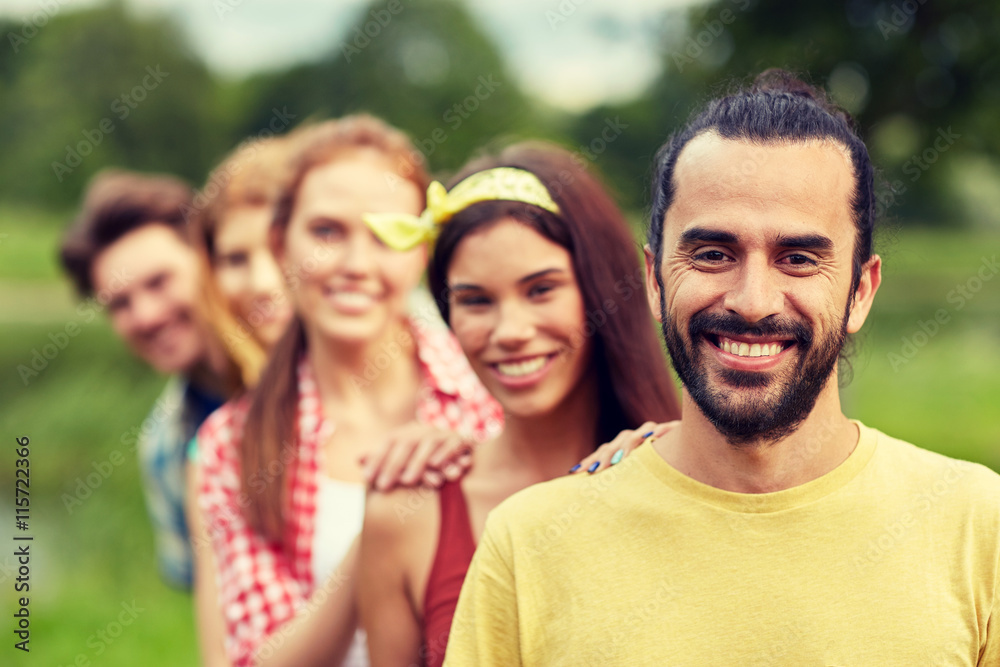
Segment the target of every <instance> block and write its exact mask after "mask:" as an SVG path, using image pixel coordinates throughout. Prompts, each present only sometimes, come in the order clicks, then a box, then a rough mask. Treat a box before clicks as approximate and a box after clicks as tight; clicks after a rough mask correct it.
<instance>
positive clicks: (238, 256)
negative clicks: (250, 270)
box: [219, 252, 247, 267]
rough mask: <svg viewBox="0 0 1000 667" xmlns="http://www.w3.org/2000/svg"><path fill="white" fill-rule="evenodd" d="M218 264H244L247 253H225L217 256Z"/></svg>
mask: <svg viewBox="0 0 1000 667" xmlns="http://www.w3.org/2000/svg"><path fill="white" fill-rule="evenodd" d="M219 264H220V265H221V266H228V267H239V266H246V264H247V254H246V253H244V252H232V253H226V254H225V255H222V256H221V257H219Z"/></svg>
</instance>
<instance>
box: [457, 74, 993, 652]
mask: <svg viewBox="0 0 1000 667" xmlns="http://www.w3.org/2000/svg"><path fill="white" fill-rule="evenodd" d="M874 210H875V197H874V193H873V176H872V165H871V161H870V159H869V156H868V151H867V149H866V147H865V145H864V143H863V142H862V141H861V139H860V138H859V137H858V136H857V134H856V133H855V131H854V129H853V124H852V123H851V121H850V119H849V117H848V116H847V115H846V114H845V113H844V112H842V111H840V110H839V109H837V108H836V107H834V106H833V105H832V104H831V103H829V102H828V100H827V98H826V97H825V95H824V94H823V93H822V92H821V91H819V90H816V89H813V88H812V87H810V86H808V85H806V84H805V83H803V82H801V81H799V80H797V79H795V78H794V77H792V76H791V75H789V74H787V73H784V72H780V71H769V72H765V73H764V74H762V75H761V76H760V77H758V80H757V82H756V83H755V84H754V85H753V86H752V87H750V88H749V89H744V90H741V91H739V92H737V93H735V94H733V95H730V96H727V97H723V98H720V99H716V100H713V101H712V102H710V103H709V104H708V105H707V106H706V107H705V109H704V110H702V111H701V112H700V113H698V114H696V115H695V116H694V117H693V118H692V120H691V121H690V122H689V124H688V125H687V126H686V127H685V128H684V129H683V130H681V131H680V132H678V133H677V134H675V135H674V136H673V137H672V138H671V139H670V141H668V143H667V144H666V145H665V146H664V147H663V148H662V149H661V151H660V153H659V154H658V156H657V163H656V176H655V181H654V184H653V212H652V220H651V225H650V231H649V245H648V246H647V247H646V268H647V288H648V296H649V301H650V306H651V308H652V309H653V312H654V313H655V315H656V317H657V319H658V320H659V321H660V322H661V324H662V327H663V334H664V337H665V340H666V343H667V347H668V350H669V352H670V356H671V359H672V360H673V363H674V367H675V369H676V371H677V373H678V375H679V376H680V378H681V381H682V383H683V385H684V397H683V401H684V402H683V419H682V421H681V425H680V426H679V427H677V428H675V429H673V430H672V431H670V432H669V433H668V434H666V435H665V436H664V437H662V438H660V439H658V440H656V441H654V442H652V443H651V444H650V445H648V446H643V447H640V448H639V449H638V450H636V452H635V453H634V454H633V455H632V456H630V457H629V458H628V459H626V460H625V461H624V462H623V463H620V464H619V465H617V466H615V467H613V468H612V469H611V470H608V471H606V472H603V473H600V474H597V475H593V476H587V475H583V476H571V477H567V478H564V479H559V480H555V481H552V482H549V483H546V484H541V485H538V486H535V487H532V488H529V489H526V490H525V491H523V492H521V493H519V494H517V495H515V496H513V497H512V498H510V499H509V500H508V501H507V502H505V503H504V504H503V505H501V506H500V507H499V508H497V509H496V510H495V511H494V512H493V513H492V515H491V516H490V518H489V519H488V521H487V525H486V530H485V533H484V535H483V539H482V542H481V543H480V544H479V546H478V549H477V552H476V555H475V558H474V560H473V563H472V567H471V569H470V570H469V574H468V576H467V578H466V581H465V585H464V587H463V590H462V595H461V599H460V602H459V605H458V610H457V614H456V617H455V621H454V626H453V627H452V631H451V640H450V643H449V647H448V654H447V659H446V661H445V664H446V665H454V666H456V667H457V666H464V665H477V666H480V667H483V666H488V665H504V666H508V665H629V666H633V665H672V666H682V665H796V666H799V665H817V666H829V665H878V666H879V667H887V666H893V665H899V666H900V667H902V666H907V667H910V666H912V665H1000V618H998V617H1000V596H998V582H1000V477H998V476H997V475H996V474H995V473H993V472H992V471H990V470H988V469H986V468H984V467H982V466H979V465H975V464H971V463H965V462H960V461H954V460H951V459H948V458H946V457H943V456H940V455H938V454H935V453H931V452H929V451H926V450H923V449H920V448H918V447H916V446H914V445H911V444H909V443H905V442H902V441H900V440H897V439H894V438H892V437H890V436H888V435H885V434H883V433H880V432H878V431H877V430H875V429H872V428H870V427H867V426H865V425H864V424H861V423H860V422H857V421H854V420H851V419H848V417H846V416H845V415H844V414H843V412H842V410H841V406H840V398H839V393H838V382H837V369H838V357H839V355H840V353H841V351H842V349H843V347H844V343H845V340H846V337H847V336H848V335H849V334H853V333H855V332H857V331H859V330H860V329H861V327H862V325H863V324H864V321H865V319H866V317H867V316H868V312H869V310H870V308H871V306H872V302H873V299H874V297H875V294H876V292H877V291H878V287H879V284H880V282H881V279H882V275H881V259H880V258H879V257H878V255H876V254H874V253H873V248H872V235H873V227H874Z"/></svg>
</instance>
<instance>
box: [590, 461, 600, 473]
mask: <svg viewBox="0 0 1000 667" xmlns="http://www.w3.org/2000/svg"><path fill="white" fill-rule="evenodd" d="M600 465H601V462H600V461H594V462H593V463H591V464H590V467H589V468H587V472H594V471H595V470H597V468H598V467H599V466H600Z"/></svg>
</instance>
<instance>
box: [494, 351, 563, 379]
mask: <svg viewBox="0 0 1000 667" xmlns="http://www.w3.org/2000/svg"><path fill="white" fill-rule="evenodd" d="M554 356H555V355H554V354H541V355H538V356H537V357H530V358H527V359H518V360H517V361H504V362H500V363H495V364H490V365H491V366H493V368H495V369H496V370H497V371H498V372H499V373H500V374H501V375H505V376H507V377H512V378H517V377H524V376H525V375H531V374H532V373H537V372H538V371H540V370H541V369H542V368H543V367H544V366H545V364H546V362H548V360H549V359H551V358H552V357H554Z"/></svg>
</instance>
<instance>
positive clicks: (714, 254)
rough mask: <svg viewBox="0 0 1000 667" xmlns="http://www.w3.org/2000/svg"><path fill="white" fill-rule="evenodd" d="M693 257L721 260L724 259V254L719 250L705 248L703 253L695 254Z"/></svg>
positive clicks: (711, 260) (714, 260) (709, 260)
mask: <svg viewBox="0 0 1000 667" xmlns="http://www.w3.org/2000/svg"><path fill="white" fill-rule="evenodd" d="M695 259H700V260H704V261H706V262H721V261H723V260H725V259H726V255H725V253H723V252H722V251H720V250H707V251H705V252H703V253H699V254H697V255H695Z"/></svg>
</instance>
